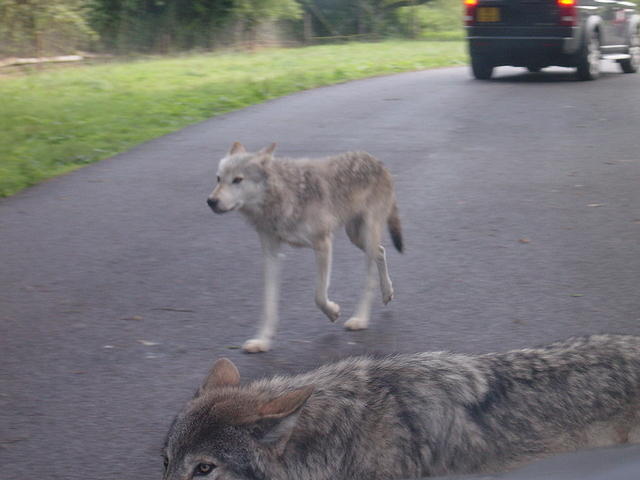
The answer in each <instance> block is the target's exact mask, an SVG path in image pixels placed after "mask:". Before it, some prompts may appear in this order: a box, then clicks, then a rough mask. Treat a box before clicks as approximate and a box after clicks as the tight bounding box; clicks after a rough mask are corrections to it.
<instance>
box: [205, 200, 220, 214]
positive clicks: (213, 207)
mask: <svg viewBox="0 0 640 480" xmlns="http://www.w3.org/2000/svg"><path fill="white" fill-rule="evenodd" d="M207 205H209V206H210V207H211V210H213V211H214V212H216V213H217V212H218V211H219V210H218V200H217V199H215V198H211V197H209V198H207Z"/></svg>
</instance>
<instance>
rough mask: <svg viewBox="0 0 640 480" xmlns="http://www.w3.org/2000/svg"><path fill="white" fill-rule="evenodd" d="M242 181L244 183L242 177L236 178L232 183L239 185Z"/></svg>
mask: <svg viewBox="0 0 640 480" xmlns="http://www.w3.org/2000/svg"><path fill="white" fill-rule="evenodd" d="M241 181H242V177H236V178H234V179H233V182H232V183H236V184H237V183H240V182H241Z"/></svg>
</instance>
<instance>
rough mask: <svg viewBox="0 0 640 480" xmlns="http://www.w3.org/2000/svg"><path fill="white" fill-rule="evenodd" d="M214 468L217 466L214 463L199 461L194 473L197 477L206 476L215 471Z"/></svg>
mask: <svg viewBox="0 0 640 480" xmlns="http://www.w3.org/2000/svg"><path fill="white" fill-rule="evenodd" d="M214 468H216V466H215V465H214V464H212V463H199V464H198V466H197V467H196V469H195V471H194V472H193V473H194V475H195V476H196V477H204V476H205V475H209V474H210V473H211V472H213V469H214Z"/></svg>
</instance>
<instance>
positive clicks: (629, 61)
mask: <svg viewBox="0 0 640 480" xmlns="http://www.w3.org/2000/svg"><path fill="white" fill-rule="evenodd" d="M620 67H621V68H622V71H623V72H624V73H636V72H637V71H638V69H640V30H638V31H636V33H634V34H633V35H632V36H631V42H630V43H629V58H625V59H624V60H620Z"/></svg>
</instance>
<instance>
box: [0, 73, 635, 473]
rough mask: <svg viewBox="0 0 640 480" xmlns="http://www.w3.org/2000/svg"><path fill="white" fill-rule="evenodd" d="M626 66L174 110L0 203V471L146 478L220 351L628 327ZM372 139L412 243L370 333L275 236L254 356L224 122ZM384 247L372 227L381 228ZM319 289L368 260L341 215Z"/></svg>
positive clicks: (266, 130) (271, 357) (251, 282)
mask: <svg viewBox="0 0 640 480" xmlns="http://www.w3.org/2000/svg"><path fill="white" fill-rule="evenodd" d="M639 136H640V75H623V74H619V73H617V67H616V66H615V65H610V66H607V67H606V73H605V74H604V75H603V77H602V78H601V79H599V80H598V81H595V82H577V81H574V80H573V75H572V72H571V71H569V70H563V69H551V70H549V71H545V72H543V73H541V74H529V73H525V72H524V70H521V69H513V68H500V69H498V71H497V78H496V79H495V80H494V81H490V82H478V81H474V80H471V78H470V75H469V72H468V70H467V68H462V67H461V68H447V69H439V70H433V71H425V72H416V73H407V74H402V75H395V76H388V77H380V78H374V79H368V80H363V81H357V82H351V83H346V84H342V85H338V86H333V87H329V88H321V89H317V90H313V91H308V92H303V93H299V94H295V95H291V96H288V97H285V98H282V99H279V100H275V101H270V102H267V103H264V104H262V105H258V106H255V107H251V108H247V109H244V110H242V111H238V112H235V113H231V114H228V115H224V116H221V117H218V118H214V119H211V120H208V121H206V122H203V123H201V124H198V125H194V126H191V127H189V128H186V129H184V130H182V131H180V132H177V133H174V134H171V135H167V136H165V137H162V138H159V139H157V140H154V141H151V142H149V143H146V144H144V145H141V146H139V147H137V148H135V149H133V150H131V151H130V152H127V153H125V154H123V155H119V156H117V157H114V158H112V159H108V160H106V161H103V162H101V163H98V164H95V165H92V166H89V167H86V168H84V169H82V170H80V171H77V172H75V173H73V174H70V175H66V176H63V177H59V178H56V179H53V180H51V181H48V182H45V183H43V184H41V185H39V186H36V187H34V188H30V189H28V190H26V191H24V192H22V193H20V194H18V195H16V196H14V197H12V198H9V199H5V200H2V201H0V260H1V266H0V329H1V331H0V352H2V361H1V367H0V375H1V386H0V465H1V473H0V477H1V478H2V479H3V480H5V479H6V480H13V479H23V478H47V479H65V480H74V479H87V478H92V479H98V478H99V479H122V478H137V479H139V480H143V479H155V478H160V476H161V464H162V461H161V458H160V454H159V452H160V448H161V445H162V443H163V439H164V438H163V437H164V434H165V432H166V430H167V428H168V426H169V423H170V421H171V419H172V417H173V415H174V414H175V413H176V412H177V411H178V409H179V408H181V406H182V405H183V403H184V402H185V401H186V400H187V399H188V398H190V396H191V395H192V393H193V391H194V389H195V388H196V387H197V386H198V384H199V382H200V380H201V379H202V377H203V376H204V375H205V373H206V372H207V370H208V368H209V366H210V364H211V363H212V362H213V360H215V359H216V358H218V357H220V356H227V357H229V358H231V359H232V360H233V361H234V362H236V363H237V365H238V366H239V368H240V371H241V373H242V374H243V376H244V377H245V378H256V377H258V376H261V375H268V374H274V373H283V372H299V371H302V370H305V369H308V368H311V367H313V366H316V365H318V364H319V363H322V362H326V361H329V360H332V359H337V358H341V357H344V356H347V355H352V354H360V353H365V352H373V353H390V352H415V351H425V350H440V349H447V350H452V351H458V352H488V351H495V350H505V349H510V348H519V347H526V346H532V345H537V344H541V343H546V342H550V341H553V340H556V339H559V338H563V337H567V336H570V335H582V334H590V333H597V332H616V333H631V334H640V294H639V288H640V282H639V279H640V241H639V240H640V143H639V141H638V138H639ZM236 140H238V141H241V142H243V143H245V145H247V146H248V147H250V148H252V149H258V148H261V147H263V146H265V145H268V144H269V143H270V142H273V141H276V142H278V144H279V147H278V152H279V153H280V154H283V155H288V156H322V155H328V154H333V153H338V152H342V151H346V150H367V151H369V152H371V153H372V154H374V155H376V156H377V157H379V158H380V159H382V160H383V161H384V162H385V163H386V165H387V166H388V167H389V169H390V170H391V171H392V173H393V174H394V177H395V181H396V188H397V192H398V200H399V207H400V212H401V216H402V222H403V228H404V237H405V244H406V253H405V254H404V255H400V254H398V253H397V252H395V251H392V250H391V248H390V249H389V253H388V259H389V268H390V274H391V277H392V279H393V281H394V287H395V289H396V298H395V300H394V301H393V302H391V303H390V304H389V305H388V306H386V307H384V306H383V305H382V303H381V302H379V301H378V302H377V303H376V304H375V306H374V311H373V316H372V324H371V327H370V329H369V330H367V331H362V332H347V331H344V330H343V327H342V325H341V322H338V323H337V324H330V323H329V322H328V321H327V319H326V318H325V317H324V315H323V314H322V313H321V312H319V311H318V310H317V309H316V307H315V305H314V302H313V281H314V260H313V254H312V252H311V251H309V250H295V249H287V250H286V255H287V257H286V259H285V262H284V270H283V286H282V296H281V304H280V310H281V324H280V329H279V334H278V337H277V339H276V343H275V348H274V350H273V351H272V352H269V353H266V354H260V355H246V354H243V353H241V351H240V350H238V347H239V346H240V345H241V344H242V342H243V341H244V340H246V339H247V338H250V337H251V336H252V335H253V333H254V328H255V322H256V320H257V318H258V316H259V313H260V302H261V289H262V281H261V255H260V252H259V244H258V239H257V236H256V235H255V233H254V232H253V231H252V230H251V229H250V228H249V227H248V226H247V225H246V224H245V223H244V222H243V220H242V219H241V218H240V216H239V215H238V214H228V215H224V216H216V215H214V214H213V213H212V212H211V211H210V210H209V208H208V207H207V205H206V203H205V200H206V197H207V195H208V194H209V192H210V191H211V189H212V188H213V183H214V179H215V171H216V166H217V162H218V159H219V158H220V157H221V156H222V155H223V154H224V152H226V151H227V149H228V148H229V146H230V145H231V143H232V142H233V141H236ZM385 242H386V243H387V245H389V244H390V242H389V241H388V239H385ZM334 253H335V256H334V270H333V279H332V284H331V289H330V297H331V298H332V299H333V300H334V301H337V302H338V303H340V304H341V306H342V312H343V313H342V315H343V318H342V319H341V320H342V321H343V320H345V319H346V318H349V315H350V314H351V312H352V311H353V309H354V308H355V304H356V300H357V296H358V295H359V292H360V289H361V287H362V284H363V276H364V260H363V256H362V254H361V252H360V251H358V250H356V249H355V248H354V247H352V246H351V245H350V244H349V242H348V240H347V239H346V236H345V235H344V233H340V234H338V235H337V238H336V244H335V252H334Z"/></svg>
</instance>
